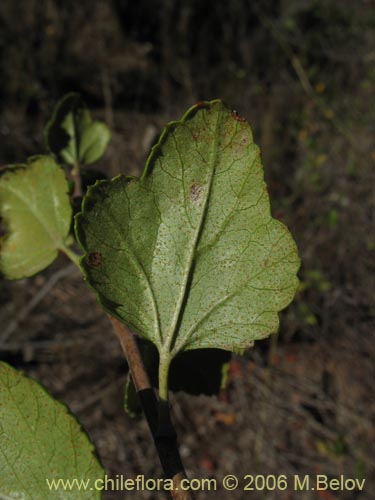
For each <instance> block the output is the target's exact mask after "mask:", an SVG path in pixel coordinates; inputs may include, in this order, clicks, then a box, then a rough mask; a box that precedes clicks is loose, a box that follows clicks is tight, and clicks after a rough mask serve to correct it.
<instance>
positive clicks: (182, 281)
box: [76, 101, 299, 394]
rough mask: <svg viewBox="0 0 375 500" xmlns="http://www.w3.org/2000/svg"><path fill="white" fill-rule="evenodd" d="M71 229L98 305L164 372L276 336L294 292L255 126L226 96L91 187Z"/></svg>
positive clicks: (286, 239)
mask: <svg viewBox="0 0 375 500" xmlns="http://www.w3.org/2000/svg"><path fill="white" fill-rule="evenodd" d="M76 232H77V237H78V240H79V242H80V244H81V246H82V248H83V250H84V252H85V256H84V257H83V258H82V260H81V264H82V268H83V270H84V273H85V275H86V278H87V281H88V282H89V284H90V285H91V286H92V288H93V289H94V290H95V291H96V293H97V296H98V298H99V300H100V302H101V303H102V304H103V306H104V307H105V309H107V310H108V311H109V312H110V313H111V314H112V315H114V316H116V317H117V318H119V319H120V320H122V321H123V322H124V323H126V324H127V325H128V326H129V327H130V328H132V329H133V330H134V331H135V332H137V333H138V334H140V335H141V336H143V337H144V338H146V339H149V340H151V341H152V342H153V343H154V344H155V345H156V346H157V348H158V350H159V353H160V366H161V367H163V369H164V370H165V371H168V368H167V367H168V365H169V363H170V360H171V359H172V358H173V357H174V356H175V355H176V354H177V353H179V352H182V351H186V350H191V349H198V348H220V349H224V350H229V351H234V350H237V349H243V348H246V347H249V346H251V345H252V344H253V342H254V341H255V340H257V339H261V338H264V337H266V336H268V335H270V334H271V333H273V332H276V331H277V328H278V324H279V320H278V311H280V310H281V309H283V308H285V307H286V306H287V305H288V304H289V303H290V302H291V300H292V299H293V297H294V295H295V292H296V290H297V285H298V280H297V277H296V273H297V270H298V268H299V258H298V253H297V248H296V245H295V243H294V241H293V238H292V236H291V235H290V233H289V231H288V229H287V228H286V227H285V226H284V224H282V223H281V222H279V221H277V220H275V219H273V218H272V216H271V213H270V203H269V198H268V193H267V189H266V185H265V183H264V180H263V169H262V166H261V162H260V155H259V149H258V147H257V146H256V145H255V144H254V142H253V138H252V133H251V129H250V126H249V125H248V123H247V122H246V121H245V120H244V119H243V118H242V117H240V116H239V115H238V114H237V113H236V112H232V111H230V110H229V109H228V108H227V107H226V106H224V105H223V104H222V102H221V101H212V102H205V103H201V104H199V105H197V106H194V107H193V108H191V109H190V110H189V111H188V112H187V113H186V114H185V116H184V117H183V118H182V120H181V121H179V122H174V123H171V124H169V125H168V126H167V128H166V129H165V130H164V132H163V133H162V135H161V138H160V140H159V142H158V144H157V145H156V146H155V147H154V148H153V150H152V152H151V155H150V157H149V159H148V161H147V164H146V168H145V171H144V173H143V175H142V177H141V178H140V179H134V178H132V179H129V178H126V177H123V176H119V177H117V178H115V179H113V180H112V181H111V182H101V183H97V184H96V185H95V186H94V187H92V188H90V189H89V191H88V193H87V196H86V198H85V201H84V204H83V211H82V213H81V214H79V215H78V216H77V218H76ZM92 255H100V263H98V261H97V260H96V259H95V260H94V259H92V258H91V257H90V256H92ZM161 369H162V368H161ZM159 377H160V373H159ZM164 393H165V391H164V390H163V394H164Z"/></svg>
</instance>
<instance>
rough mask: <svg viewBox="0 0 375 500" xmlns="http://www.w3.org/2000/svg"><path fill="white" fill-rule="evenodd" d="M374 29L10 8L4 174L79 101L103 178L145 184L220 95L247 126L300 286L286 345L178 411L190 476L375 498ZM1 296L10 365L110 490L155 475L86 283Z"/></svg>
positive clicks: (369, 22)
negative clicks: (197, 109) (60, 412)
mask: <svg viewBox="0 0 375 500" xmlns="http://www.w3.org/2000/svg"><path fill="white" fill-rule="evenodd" d="M374 28H375V8H374V3H373V2H372V1H370V0H368V1H366V0H358V1H356V2H353V1H349V0H299V1H297V0H266V1H259V2H255V1H250V0H231V1H230V2H223V1H222V2H220V1H213V0H199V1H198V0H191V1H182V0H148V1H146V0H137V1H136V2H134V1H130V0H112V1H104V0H102V1H101V0H90V1H88V0H81V1H80V2H76V1H73V0H19V1H18V2H15V1H13V0H2V2H1V3H0V75H1V89H0V135H1V142H0V164H1V165H4V164H8V163H15V162H17V163H19V162H23V161H24V160H25V158H26V157H27V156H30V155H33V154H36V153H42V152H45V146H44V141H43V127H44V125H45V123H46V121H47V120H48V118H49V116H50V113H51V110H52V109H53V106H54V105H55V103H56V101H57V100H58V99H59V98H60V97H62V96H63V95H64V94H65V93H67V92H70V91H76V92H79V93H81V95H82V96H83V98H84V99H85V101H86V102H87V104H88V105H89V107H90V108H91V110H92V112H93V114H94V115H95V116H96V117H98V118H100V119H102V120H104V121H105V122H106V123H107V124H108V125H109V126H110V128H111V130H112V133H113V139H112V143H111V145H110V147H109V149H108V151H107V153H106V155H105V156H104V157H103V159H102V160H101V161H100V162H99V163H98V164H97V165H96V168H99V169H101V170H102V171H103V172H105V173H106V174H107V175H108V176H113V175H115V174H117V173H118V172H120V171H121V172H123V173H127V174H138V173H139V172H140V171H141V169H142V166H143V164H144V161H145V158H146V157H147V154H148V151H149V148H150V146H151V145H152V143H153V141H154V140H155V137H156V136H157V135H158V133H159V132H160V131H161V129H162V127H163V125H164V124H165V123H166V122H167V121H170V120H172V119H178V118H179V117H180V116H181V115H182V113H183V112H184V111H185V110H186V109H187V108H188V107H190V106H191V105H192V104H194V103H195V102H196V101H199V100H204V99H213V98H217V97H220V98H222V99H224V100H225V101H226V102H227V103H228V104H229V105H230V106H231V107H232V108H233V109H236V110H237V111H238V112H240V114H241V115H243V116H245V117H246V119H247V120H248V121H249V122H250V124H251V126H252V128H253V131H254V137H255V142H257V143H258V144H259V145H260V146H261V149H262V158H263V164H264V168H265V176H266V180H267V183H268V186H269V191H270V195H271V200H272V209H273V214H274V216H275V217H277V218H279V219H281V220H283V221H284V222H285V223H286V224H287V225H288V226H289V227H290V229H291V231H292V233H293V235H294V237H295V239H296V240H297V243H298V246H299V250H300V254H301V258H302V268H301V271H300V279H301V287H300V291H299V293H298V296H297V298H296V300H295V302H294V303H293V304H292V305H291V306H290V307H289V308H288V309H287V310H286V311H284V312H283V313H282V315H281V328H280V332H279V335H278V336H273V337H272V338H271V339H269V340H266V341H263V342H259V343H258V344H257V345H256V346H255V348H254V349H252V350H250V351H249V352H248V353H246V355H245V356H244V357H236V356H234V357H233V360H232V363H231V366H230V371H229V385H228V388H227V390H226V391H223V393H222V394H221V395H220V396H219V397H218V398H215V397H212V398H208V397H204V396H199V397H187V396H186V395H184V394H182V393H177V394H175V395H174V396H173V398H172V401H173V408H174V410H173V411H174V417H175V421H176V426H177V430H178V432H179V436H180V444H181V454H182V456H183V459H184V461H185V463H186V468H187V472H188V474H189V475H190V476H191V477H195V478H201V477H216V478H217V479H218V480H220V478H222V477H223V476H224V475H225V474H238V475H239V476H244V475H245V474H251V473H254V474H266V475H267V474H276V475H277V474H287V475H288V476H290V477H291V476H292V475H293V474H300V475H304V474H311V475H313V476H315V474H327V475H329V476H330V477H337V476H339V475H340V474H344V475H346V476H347V477H358V478H366V485H365V486H366V487H365V491H364V492H358V491H354V492H345V491H344V492H320V493H318V492H304V493H303V497H301V496H300V494H298V493H296V492H293V491H291V489H289V490H287V491H285V492H260V493H254V494H253V498H259V499H264V498H267V499H285V500H293V499H294V498H304V499H316V498H324V499H328V500H329V499H332V500H333V499H336V498H337V499H344V500H345V499H348V500H351V499H370V498H374V496H373V495H374V494H375V492H374V490H373V487H374V483H373V472H374V469H373V466H374V453H373V451H374V449H373V441H372V439H373V433H374V427H373V417H374V384H373V381H374V379H373V377H374V342H373V333H374V321H373V319H374V281H373V280H374V249H375V242H374V221H373V215H374V180H375V179H374V160H375V148H374V143H373V135H374V123H375V121H374V120H375V116H374V115H375V105H374V80H373V76H374V73H373V71H374V60H375V44H374V33H375V31H374ZM0 299H1V309H0V324H1V327H0V356H1V358H2V359H4V360H6V361H8V362H9V363H11V364H13V365H14V366H17V367H19V368H21V369H23V370H24V371H25V372H26V373H28V374H30V375H31V376H33V377H35V378H36V379H37V380H39V381H40V382H42V383H43V384H44V385H46V387H47V388H48V389H49V390H50V391H51V392H52V394H54V395H55V396H56V397H58V398H59V399H60V400H62V401H64V402H66V403H67V404H68V405H69V407H70V408H71V409H72V411H73V412H75V413H76V414H77V415H78V417H79V419H80V420H81V422H82V423H83V425H84V427H85V428H86V429H87V431H88V432H89V434H90V436H91V438H92V439H93V441H94V442H95V444H96V445H97V447H98V453H99V455H100V458H101V460H102V462H103V463H104V465H105V467H106V469H107V471H108V473H109V474H111V475H113V476H114V475H115V474H124V475H125V476H126V477H133V476H134V475H135V474H145V476H146V477H159V476H160V474H161V471H160V467H159V464H158V461H157V458H156V453H155V451H154V449H153V446H152V445H151V443H150V439H149V433H148V429H147V426H146V424H145V422H144V420H143V419H142V418H139V419H136V420H134V421H132V420H131V419H130V418H129V417H127V416H125V415H124V414H123V411H122V393H123V384H124V380H125V366H124V365H125V363H124V361H123V356H122V353H121V349H120V347H119V345H118V343H117V340H116V338H115V337H114V335H113V334H112V332H111V328H110V326H109V324H108V321H107V320H106V318H105V317H104V315H103V314H102V313H101V311H100V308H99V306H97V305H96V303H95V300H94V298H93V296H92V294H91V292H89V291H88V290H87V289H86V287H85V285H84V284H83V283H82V282H81V279H80V276H79V274H78V273H76V272H75V271H74V270H72V269H71V267H70V266H69V265H68V263H67V262H66V260H65V259H64V258H63V257H60V258H59V259H58V260H57V261H56V262H55V263H54V264H53V266H51V267H50V268H49V269H47V270H46V271H44V272H43V273H41V274H40V275H38V276H36V277H34V278H31V279H29V280H22V281H18V282H5V281H4V280H1V281H0ZM323 493H324V494H323ZM123 495H124V494H123V493H117V494H116V493H107V494H106V495H104V498H105V499H112V498H113V499H115V498H122V497H123ZM127 495H128V496H129V497H130V498H140V499H141V498H144V499H152V498H162V496H161V495H159V496H158V495H156V494H155V493H151V492H138V493H127ZM225 495H226V496H225ZM243 495H244V494H243V493H242V492H240V491H235V492H231V493H229V492H225V491H223V490H222V491H220V498H228V499H229V498H238V499H241V498H244V496H243ZM209 496H212V498H214V494H213V493H212V494H211V495H209V494H208V493H200V494H198V498H199V499H203V498H206V497H209Z"/></svg>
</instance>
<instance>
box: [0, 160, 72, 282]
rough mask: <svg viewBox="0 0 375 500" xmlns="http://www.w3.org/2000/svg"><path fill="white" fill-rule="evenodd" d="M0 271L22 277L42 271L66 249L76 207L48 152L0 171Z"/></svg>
mask: <svg viewBox="0 0 375 500" xmlns="http://www.w3.org/2000/svg"><path fill="white" fill-rule="evenodd" d="M0 217H1V218H2V220H3V223H4V225H5V226H6V228H7V229H8V233H7V234H5V236H3V237H2V238H1V239H0V271H1V272H2V273H3V274H4V275H5V276H6V277H7V278H8V279H19V278H25V277H27V276H32V275H33V274H35V273H37V272H39V271H41V270H42V269H44V268H45V267H47V266H48V265H49V264H50V263H51V262H52V261H53V260H54V259H55V258H56V256H57V252H58V250H59V249H60V250H65V248H66V240H67V238H68V234H69V229H70V224H71V218H72V208H71V205H70V201H69V196H68V183H67V180H66V178H65V174H64V171H63V170H62V169H61V168H60V167H59V166H58V165H57V163H56V162H55V161H54V160H53V158H52V157H50V156H38V157H34V158H31V159H30V160H29V163H28V165H15V166H10V167H8V168H6V169H5V170H4V171H3V172H2V174H1V176H0Z"/></svg>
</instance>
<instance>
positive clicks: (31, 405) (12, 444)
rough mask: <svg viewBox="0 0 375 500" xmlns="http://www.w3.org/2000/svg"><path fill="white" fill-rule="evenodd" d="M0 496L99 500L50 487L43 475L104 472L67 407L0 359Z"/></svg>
mask: <svg viewBox="0 0 375 500" xmlns="http://www.w3.org/2000/svg"><path fill="white" fill-rule="evenodd" d="M0 457H1V458H0V498H4V499H12V500H13V499H14V500H18V499H21V498H25V499H26V498H27V499H30V500H31V499H32V500H44V499H46V498H56V499H61V500H63V499H64V500H65V499H72V500H73V499H99V498H101V495H100V492H99V491H95V490H90V489H87V491H84V490H83V488H82V489H81V491H80V490H79V489H78V488H76V489H72V491H67V490H64V489H63V488H62V487H60V488H59V489H58V490H55V491H53V490H50V489H49V487H48V484H47V481H46V480H47V479H48V480H49V481H52V480H53V479H55V480H58V479H60V478H62V479H64V480H66V479H69V480H73V479H74V478H76V479H78V481H80V480H89V479H90V480H91V482H92V484H94V480H95V479H100V478H102V477H103V474H104V471H103V469H102V467H101V465H100V463H99V462H98V460H97V458H96V457H95V455H94V448H93V445H92V444H91V442H90V440H89V438H88V437H87V435H86V434H85V433H84V432H83V431H82V429H81V427H80V425H79V424H78V422H77V421H76V420H75V418H74V417H73V416H72V415H71V414H70V413H69V412H68V409H67V408H66V407H65V406H64V405H63V404H61V403H59V402H58V401H55V400H54V399H53V398H52V397H51V396H50V395H49V394H48V393H47V392H46V391H45V390H44V388H43V387H41V386H40V385H39V384H38V383H37V382H35V381H33V380H32V379H29V378H27V377H24V376H23V375H22V374H21V373H20V372H18V371H17V370H15V369H14V368H11V367H10V366H9V365H7V364H5V363H3V362H0Z"/></svg>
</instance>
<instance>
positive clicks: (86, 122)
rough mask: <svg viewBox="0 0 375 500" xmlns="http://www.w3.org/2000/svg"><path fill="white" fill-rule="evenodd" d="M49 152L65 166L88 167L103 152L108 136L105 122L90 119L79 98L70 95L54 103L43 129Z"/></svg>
mask: <svg viewBox="0 0 375 500" xmlns="http://www.w3.org/2000/svg"><path fill="white" fill-rule="evenodd" d="M45 137H46V143H47V146H48V148H49V150H50V151H51V152H52V153H54V154H55V155H56V156H57V157H58V158H59V159H61V160H62V161H64V162H66V163H68V164H69V165H88V164H90V163H94V162H95V161H96V160H98V159H99V158H100V157H101V156H102V155H103V154H104V152H105V150H106V149H107V146H108V144H109V142H110V140H111V133H110V131H109V128H108V127H107V125H106V124H105V123H102V122H100V121H97V120H95V121H94V120H93V119H92V118H91V114H90V111H89V110H88V109H87V107H86V105H85V103H84V102H83V101H82V99H81V98H80V96H79V95H78V94H75V93H70V94H67V95H66V96H64V97H63V98H62V99H61V101H60V102H59V103H58V104H57V106H56V109H55V111H54V113H53V116H52V119H51V120H50V122H49V123H48V124H47V127H46V130H45Z"/></svg>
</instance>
